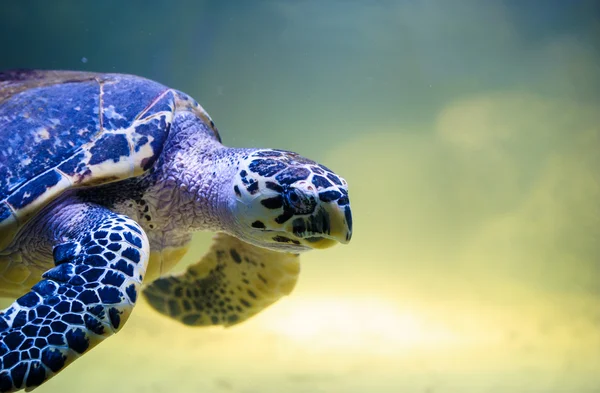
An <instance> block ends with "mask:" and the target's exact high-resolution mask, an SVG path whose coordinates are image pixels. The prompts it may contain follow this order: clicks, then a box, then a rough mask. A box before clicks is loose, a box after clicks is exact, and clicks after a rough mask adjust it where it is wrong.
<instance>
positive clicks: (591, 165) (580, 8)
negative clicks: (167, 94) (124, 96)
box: [0, 0, 600, 393]
mask: <svg viewBox="0 0 600 393" xmlns="http://www.w3.org/2000/svg"><path fill="white" fill-rule="evenodd" d="M154 3H155V2H141V1H135V2H134V1H132V2H122V3H121V2H75V1H71V2H68V1H53V2H41V1H37V2H36V1H22V2H17V1H5V2H3V4H2V11H1V12H0V37H2V38H3V40H2V42H3V43H2V50H1V51H0V68H13V67H27V68H60V69H77V70H93V71H103V72H122V73H134V74H139V75H142V76H146V77H149V78H152V79H156V80H158V81H160V82H162V83H164V84H166V85H169V86H172V87H175V88H178V89H180V90H183V91H185V92H187V93H189V94H190V95H192V96H194V97H195V98H196V99H197V100H198V101H199V102H201V103H202V105H203V106H204V107H205V108H206V109H207V110H208V111H209V113H210V114H211V115H212V117H213V119H214V120H215V122H216V124H217V126H218V127H219V129H220V131H221V134H222V136H223V139H224V142H225V143H226V144H229V145H234V146H255V147H277V148H284V149H289V150H294V151H298V152H300V153H301V154H303V155H306V156H308V157H311V158H313V159H316V160H318V161H321V162H323V163H324V164H325V165H327V166H329V167H331V168H333V169H334V170H336V172H338V173H340V174H341V175H342V176H344V177H345V178H346V179H347V180H348V182H349V184H350V196H351V201H352V206H353V213H354V220H355V232H354V238H353V240H352V242H351V244H350V245H348V246H343V247H342V246H339V247H335V248H332V249H329V250H326V251H315V252H311V253H310V254H307V255H306V256H304V258H303V266H302V269H303V272H302V275H301V278H300V281H299V284H298V286H297V287H296V290H295V291H294V293H293V294H292V295H291V296H290V297H289V298H286V299H284V300H282V301H281V302H279V303H278V304H277V305H275V306H273V307H272V308H270V309H269V310H267V311H265V312H264V313H262V314H261V315H259V316H257V317H255V318H253V319H252V320H250V321H249V322H247V323H245V324H243V325H240V326H239V327H235V328H231V329H227V330H224V329H191V328H186V327H183V326H180V325H178V324H176V323H174V322H172V321H170V320H167V319H165V318H163V317H160V316H159V315H158V314H156V313H154V312H152V311H151V310H150V308H149V307H148V306H147V305H146V304H140V305H139V306H138V307H136V310H135V312H134V314H133V315H132V317H131V319H130V320H129V322H128V323H127V325H126V326H125V327H124V329H123V330H122V331H121V332H120V333H119V334H118V335H117V336H115V337H113V338H111V339H109V340H108V341H106V342H105V343H103V344H102V345H100V346H98V347H97V348H96V349H94V350H93V351H92V352H91V353H89V354H86V355H85V356H84V357H82V358H81V359H79V360H77V361H76V362H75V363H74V364H73V365H71V366H69V367H68V368H67V369H66V370H65V371H63V372H61V373H60V375H59V376H57V377H56V378H54V379H52V380H51V381H50V382H49V383H47V384H45V385H44V386H42V387H40V388H39V389H38V390H36V392H39V393H50V392H62V393H64V392H89V393H93V392H104V393H105V392H115V393H116V392H240V393H254V392H256V393H258V392H261V393H265V392H267V393H279V392H290V393H300V392H311V393H313V392H327V393H328V392H344V393H358V392H360V393H362V392H377V393H388V392H389V393H396V392H422V393H445V392H448V393H470V392H477V393H479V392H499V393H500V392H515V393H521V392H523V393H525V392H527V393H529V392H532V393H538V392H539V393H553V392H561V393H563V392H565V393H567V392H568V393H587V392H600V264H599V261H600V241H599V238H600V205H599V204H598V201H599V200H600V180H599V179H600V154H598V149H599V148H600V126H599V125H600V110H599V108H600V106H599V104H600V67H599V64H600V40H599V39H598V37H600V7H599V6H598V2H596V1H570V2H567V1H563V2H561V1H542V0H540V1H516V0H515V1H462V0H456V1H442V0H439V1H366V0H365V1H358V0H354V1H351V0H347V1H332V0H322V1H310V0H306V1H300V0H298V1H249V0H248V1H237V2H234V1H210V2H209V1H205V2H202V1H197V2H191V1H190V2H183V1H182V2H163V3H161V4H154ZM209 242H210V234H199V235H198V236H197V238H196V239H195V244H194V246H193V247H192V252H191V253H190V255H188V256H186V259H185V261H184V263H183V264H182V265H185V264H189V263H193V262H195V261H196V260H197V259H198V258H199V256H200V255H201V253H202V252H203V250H205V249H206V248H207V247H208V244H209ZM180 268H181V267H180Z"/></svg>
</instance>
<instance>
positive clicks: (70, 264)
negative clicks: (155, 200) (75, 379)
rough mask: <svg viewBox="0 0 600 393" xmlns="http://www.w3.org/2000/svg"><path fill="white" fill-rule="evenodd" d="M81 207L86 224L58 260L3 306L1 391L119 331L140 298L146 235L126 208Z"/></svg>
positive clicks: (46, 374)
mask: <svg viewBox="0 0 600 393" xmlns="http://www.w3.org/2000/svg"><path fill="white" fill-rule="evenodd" d="M83 209H84V210H83V211H79V213H81V214H79V215H78V217H79V219H81V218H84V217H85V219H86V222H85V223H84V224H79V228H78V229H82V228H86V230H85V231H83V232H79V234H78V235H76V236H72V237H70V238H69V237H68V236H67V239H68V240H66V241H64V242H62V243H61V244H58V245H56V246H55V247H54V262H55V264H56V267H54V268H52V269H50V270H48V271H47V272H46V273H44V275H43V276H42V277H43V279H42V280H41V281H40V282H38V283H37V284H36V285H34V286H33V288H32V289H31V291H30V292H29V293H27V294H25V295H24V296H22V297H20V298H19V299H17V300H16V301H15V302H14V303H13V304H12V305H11V306H10V307H9V308H7V309H6V310H4V311H2V312H0V392H13V391H16V390H20V389H31V388H34V387H35V386H38V385H40V384H41V383H43V382H45V381H46V380H48V379H49V378H51V377H52V376H54V375H55V374H56V373H58V372H59V371H61V370H62V369H63V368H64V367H65V366H67V365H68V364H69V363H70V362H72V361H73V360H75V359H76V358H78V357H79V356H80V355H81V354H83V353H85V352H87V351H88V350H89V349H91V348H92V347H93V346H95V345H96V344H98V343H99V342H100V341H102V340H103V339H104V338H106V337H108V336H110V335H112V334H113V333H115V332H117V331H118V330H119V328H120V327H121V326H123V324H124V323H125V321H126V320H127V318H128V317H129V314H130V312H131V310H132V308H133V306H134V305H135V302H136V298H137V293H138V289H139V287H140V286H141V281H142V277H143V275H144V273H145V270H146V266H147V263H148V254H149V246H148V240H147V237H146V235H145V234H144V232H143V231H142V230H141V228H140V227H139V226H138V225H137V224H136V223H135V222H134V221H133V220H131V219H129V218H127V217H125V216H121V215H117V214H114V213H112V212H110V211H108V210H106V209H104V208H100V207H97V206H96V207H90V206H87V205H86V206H85V207H84V208H83ZM87 220H89V221H87ZM75 232H78V231H76V230H71V233H75Z"/></svg>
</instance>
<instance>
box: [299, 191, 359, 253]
mask: <svg viewBox="0 0 600 393" xmlns="http://www.w3.org/2000/svg"><path fill="white" fill-rule="evenodd" d="M306 227H307V229H309V232H308V233H309V234H310V235H309V236H306V237H304V238H303V239H302V240H303V243H304V244H305V245H306V246H308V247H310V248H317V249H325V248H329V247H332V246H334V245H336V244H337V243H342V244H348V243H349V242H350V239H351V238H352V212H351V210H350V205H349V204H347V205H344V206H339V205H338V204H337V202H336V201H333V202H330V203H324V204H322V205H321V207H320V209H318V210H317V211H316V212H315V214H313V215H312V216H310V217H308V219H307V220H306ZM310 229H312V230H310Z"/></svg>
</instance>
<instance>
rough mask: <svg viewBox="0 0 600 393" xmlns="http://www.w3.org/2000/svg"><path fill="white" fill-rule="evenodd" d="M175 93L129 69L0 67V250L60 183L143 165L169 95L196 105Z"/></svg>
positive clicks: (90, 181)
mask: <svg viewBox="0 0 600 393" xmlns="http://www.w3.org/2000/svg"><path fill="white" fill-rule="evenodd" d="M61 78H62V79H61ZM181 94H182V93H179V92H176V91H174V90H171V89H168V88H167V87H165V86H163V85H161V84H159V83H156V82H153V81H150V80H147V79H144V78H140V77H136V76H130V75H119V74H91V73H77V72H57V71H48V72H44V71H31V72H25V71H21V72H8V73H0V146H3V149H1V150H0V230H3V231H5V233H7V234H8V236H5V238H8V240H7V239H3V240H2V241H0V250H1V249H2V248H3V247H5V246H6V245H7V242H8V241H10V239H11V238H12V236H13V235H14V233H15V232H16V231H17V229H18V227H19V226H22V225H23V224H24V223H26V222H27V221H28V220H29V218H30V217H32V216H33V215H35V213H37V211H39V209H41V208H42V207H43V206H44V205H45V204H47V203H48V202H50V201H51V200H52V199H54V198H56V197H57V196H58V195H60V194H61V193H62V192H63V191H65V190H66V189H68V188H70V187H76V186H90V185H97V184H104V183H107V182H111V181H115V180H121V179H125V178H128V177H132V176H138V175H140V174H142V173H143V172H144V171H146V170H148V169H149V168H150V167H151V166H152V165H153V164H154V162H155V161H156V159H157V157H158V155H159V154H160V153H161V151H162V146H163V145H164V142H165V140H166V138H167V135H168V132H169V130H170V124H171V121H172V118H173V113H174V111H175V110H176V109H177V108H176V102H182V103H185V107H184V108H183V109H184V110H194V109H196V108H197V107H198V108H201V107H200V106H199V105H198V104H197V103H195V101H194V100H192V99H183V98H182V97H181ZM196 110H197V111H199V110H198V109H196ZM202 111H203V110H202ZM3 228H4V229H3Z"/></svg>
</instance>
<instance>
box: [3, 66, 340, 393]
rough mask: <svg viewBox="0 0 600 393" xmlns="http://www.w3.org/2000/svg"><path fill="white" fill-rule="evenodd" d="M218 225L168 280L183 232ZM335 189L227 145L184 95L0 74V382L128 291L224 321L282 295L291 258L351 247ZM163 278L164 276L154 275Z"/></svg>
mask: <svg viewBox="0 0 600 393" xmlns="http://www.w3.org/2000/svg"><path fill="white" fill-rule="evenodd" d="M200 230H209V231H215V232H217V235H216V236H215V237H214V241H213V245H212V247H211V248H210V250H209V251H208V252H207V253H206V254H205V255H204V256H203V257H202V258H201V259H200V261H199V262H198V263H197V264H195V265H192V266H190V267H189V268H188V269H187V270H186V271H185V272H183V273H181V274H176V275H165V274H166V273H167V272H168V271H169V270H170V269H171V268H172V267H173V266H174V265H175V264H176V263H177V262H178V261H179V260H180V259H181V257H182V256H183V255H184V254H185V253H186V252H187V251H188V247H189V244H190V239H191V236H192V233H193V232H195V231H200ZM351 234H352V216H351V211H350V204H349V199H348V191H347V183H346V181H345V180H344V179H342V178H341V177H339V176H338V175H336V174H335V173H333V172H332V171H331V170H330V169H328V168H326V167H325V166H323V165H320V164H317V163H316V162H314V161H312V160H309V159H307V158H304V157H302V156H300V155H298V154H296V153H292V152H289V151H284V150H273V149H241V148H229V147H225V146H223V145H222V144H221V138H220V137H219V133H218V131H217V129H216V128H215V125H214V123H213V121H212V120H211V118H210V117H209V115H208V114H207V113H206V111H204V109H203V108H202V107H201V106H200V105H199V104H198V103H197V102H196V101H195V100H194V99H192V98H191V97H189V96H188V95H186V94H184V93H182V92H180V91H177V90H174V89H170V88H168V87H165V86H163V85H161V84H159V83H156V82H153V81H150V80H148V79H144V78H141V77H137V76H132V75H121V74H96V73H88V72H71V71H23V70H19V71H7V72H3V73H0V296H2V297H13V298H16V297H18V298H17V300H15V301H14V303H12V305H11V306H10V307H8V308H7V309H5V310H4V311H2V312H0V391H1V392H12V391H16V390H19V389H23V388H32V387H35V386H37V385H40V384H41V383H43V382H44V381H46V380H48V379H49V378H51V377H52V376H54V375H55V374H56V373H58V372H59V371H61V370H62V369H63V368H64V367H65V366H67V365H68V364H69V363H70V362H71V361H73V360H74V359H76V358H77V357H79V356H80V355H81V354H83V353H85V352H87V351H88V350H89V349H91V348H92V347H93V346H94V345H96V344H98V343H99V342H100V341H102V340H103V339H104V338H106V337H108V336H110V335H112V334H113V333H115V332H117V331H118V330H119V329H120V328H121V327H122V326H123V324H124V323H125V321H126V320H127V318H128V317H129V314H130V313H131V310H132V308H133V306H134V305H135V303H136V301H137V299H138V298H139V297H140V296H138V293H139V291H140V290H141V291H142V295H143V297H145V298H146V300H147V301H148V302H149V303H150V305H151V306H152V307H154V308H155V309H156V310H158V312H160V313H162V314H164V315H167V316H169V317H171V318H174V319H176V320H178V321H180V322H182V323H184V324H187V325H192V326H201V325H225V326H229V325H233V324H236V323H238V322H241V321H244V320H245V319H247V318H248V317H250V316H252V315H254V314H256V313H257V312H259V311H260V310H262V309H263V308H265V307H267V306H268V305H270V304H272V303H273V302H275V301H276V300H277V299H279V298H280V297H281V296H283V295H286V294H288V293H289V292H290V291H291V290H292V289H293V287H294V285H295V282H296V278H297V275H298V273H299V265H298V254H299V253H301V252H303V251H307V250H310V249H314V248H326V247H329V246H332V245H334V244H337V243H338V242H339V243H347V242H349V241H350V237H351ZM164 275H165V276H164Z"/></svg>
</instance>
